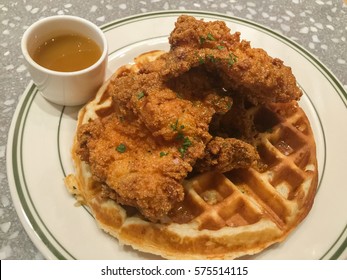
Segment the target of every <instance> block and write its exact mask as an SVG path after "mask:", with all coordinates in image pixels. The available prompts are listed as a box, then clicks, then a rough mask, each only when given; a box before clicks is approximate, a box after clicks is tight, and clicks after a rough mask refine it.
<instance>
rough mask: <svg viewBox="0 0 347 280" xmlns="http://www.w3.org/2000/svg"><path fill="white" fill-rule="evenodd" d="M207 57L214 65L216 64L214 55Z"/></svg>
mask: <svg viewBox="0 0 347 280" xmlns="http://www.w3.org/2000/svg"><path fill="white" fill-rule="evenodd" d="M207 57H208V59H209V60H210V61H211V62H212V63H215V62H216V58H215V57H214V56H213V55H212V54H208V55H207Z"/></svg>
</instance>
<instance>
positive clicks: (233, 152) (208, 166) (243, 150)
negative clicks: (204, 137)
mask: <svg viewBox="0 0 347 280" xmlns="http://www.w3.org/2000/svg"><path fill="white" fill-rule="evenodd" d="M258 161H259V154H258V152H257V151H256V149H255V148H254V147H253V146H252V145H250V144H248V143H246V142H244V141H241V140H238V139H235V138H226V139H224V138H221V137H215V138H213V139H212V140H211V141H210V142H209V143H208V144H207V146H206V149H205V156H204V158H202V159H200V160H198V161H197V162H196V165H195V166H194V169H195V170H196V171H198V172H206V171H211V170H213V171H219V172H221V173H225V172H228V171H230V170H232V169H236V168H248V167H250V166H256V165H257V162H258Z"/></svg>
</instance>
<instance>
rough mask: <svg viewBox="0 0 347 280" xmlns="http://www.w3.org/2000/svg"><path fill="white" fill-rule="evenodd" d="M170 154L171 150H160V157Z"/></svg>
mask: <svg viewBox="0 0 347 280" xmlns="http://www.w3.org/2000/svg"><path fill="white" fill-rule="evenodd" d="M168 154H169V152H160V154H159V155H160V157H164V156H167V155H168Z"/></svg>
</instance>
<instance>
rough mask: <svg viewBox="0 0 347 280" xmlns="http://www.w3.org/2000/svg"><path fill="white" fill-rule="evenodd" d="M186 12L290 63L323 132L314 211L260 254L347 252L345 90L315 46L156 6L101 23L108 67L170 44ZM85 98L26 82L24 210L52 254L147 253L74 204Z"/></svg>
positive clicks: (16, 176) (16, 135)
mask: <svg viewBox="0 0 347 280" xmlns="http://www.w3.org/2000/svg"><path fill="white" fill-rule="evenodd" d="M182 13H189V14H191V15H193V16H195V17H197V18H205V19H206V20H215V19H219V20H224V21H225V22H226V23H227V25H228V26H229V27H230V28H231V30H232V31H240V32H241V34H242V38H245V39H247V40H250V41H251V44H252V46H253V47H260V48H264V49H265V50H266V51H267V52H268V53H269V54H270V55H271V56H274V57H279V58H281V59H282V60H284V61H285V64H286V65H290V66H291V67H292V70H293V72H294V74H295V76H296V77H297V81H298V84H299V85H300V87H301V88H302V89H303V91H304V96H303V98H302V100H301V101H300V104H301V106H302V107H303V108H304V110H305V112H306V114H307V115H308V117H309V119H310V122H311V125H312V128H313V131H314V134H315V138H316V142H317V157H318V164H319V190H318V193H317V196H316V199H315V203H314V206H313V208H312V210H311V212H310V213H309V215H308V217H307V218H306V219H305V220H304V221H303V222H302V224H300V226H299V227H298V228H297V230H295V231H294V232H293V233H292V234H291V235H290V236H289V238H288V239H287V240H286V241H284V242H283V243H281V244H278V245H274V246H272V247H270V248H269V249H267V250H265V251H264V252H263V253H261V254H258V255H256V256H255V257H254V258H255V259H337V258H343V259H345V258H347V250H346V247H347V203H346V198H347V188H346V183H345V178H346V174H345V172H346V168H347V145H346V140H347V125H346V124H345V121H346V120H347V94H346V92H345V90H344V89H343V87H342V85H341V84H340V83H339V82H338V81H337V79H336V78H335V77H334V76H333V75H332V74H331V73H330V72H329V71H328V70H327V69H326V67H325V66H324V65H322V63H321V62H319V61H318V60H317V59H316V58H314V57H313V56H312V55H311V54H310V53H308V52H307V51H306V50H304V49H303V48H302V47H300V46H298V45H297V44H296V43H294V42H292V41H290V40H289V39H287V38H285V37H284V36H282V35H279V34H277V33H275V32H273V31H272V30H270V29H268V28H266V27H263V26H260V25H258V24H255V23H253V22H250V21H247V20H244V19H239V18H234V17H228V16H225V15H221V14H214V13H209V12H183V11H177V12H172V11H171V12H156V13H151V14H143V15H137V16H132V17H128V18H125V19H121V20H117V21H114V22H111V23H109V24H107V25H104V26H103V30H104V32H105V34H106V37H107V40H108V43H109V51H110V56H109V69H108V70H109V73H108V75H110V74H111V73H112V71H114V70H115V69H116V68H117V67H119V66H120V65H123V64H126V63H128V62H131V61H132V59H133V58H134V57H135V56H137V55H138V54H140V53H143V52H146V51H149V50H153V49H164V50H167V49H168V47H169V46H168V43H167V37H168V35H169V33H170V32H171V31H172V29H173V27H174V22H175V21H176V18H177V16H179V15H180V14H182ZM78 109H79V108H76V107H74V108H71V107H60V106H56V105H53V104H51V103H49V102H47V101H46V100H45V99H43V98H42V97H41V95H40V94H39V93H38V90H37V88H36V87H35V85H34V84H32V83H31V84H30V85H29V86H28V87H27V89H26V90H25V92H24V94H23V97H22V99H21V101H20V103H19V105H18V107H17V109H16V112H15V115H14V117H13V121H12V125H11V129H10V132H9V137H8V146H7V171H8V178H9V184H10V188H11V194H12V197H13V201H14V204H15V207H16V210H17V212H18V215H19V217H20V219H21V222H22V223H23V226H24V227H25V229H26V231H27V232H28V234H29V236H30V237H31V239H32V240H33V242H34V243H35V245H36V246H37V247H38V249H39V250H40V251H41V252H42V253H43V254H44V256H45V257H47V258H49V259H148V258H156V256H152V255H149V254H142V253H138V252H136V251H134V250H132V249H131V248H130V247H127V246H124V247H122V246H121V245H119V244H118V242H117V241H116V240H115V239H113V238H112V237H110V236H108V235H107V234H105V233H104V232H102V231H101V230H100V229H98V228H97V226H96V223H95V221H94V219H93V217H92V216H91V215H90V213H89V212H88V211H87V210H86V209H85V208H83V207H75V206H74V203H75V200H74V198H73V197H72V196H71V195H70V194H69V193H68V192H67V190H66V189H65V186H64V183H63V178H64V176H65V175H66V174H68V173H71V172H73V167H72V162H71V158H70V147H71V144H72V138H73V135H74V131H75V126H76V117H77V112H78Z"/></svg>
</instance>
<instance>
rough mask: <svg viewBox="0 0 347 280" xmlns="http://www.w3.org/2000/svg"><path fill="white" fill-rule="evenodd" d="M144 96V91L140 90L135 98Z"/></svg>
mask: <svg viewBox="0 0 347 280" xmlns="http://www.w3.org/2000/svg"><path fill="white" fill-rule="evenodd" d="M144 96H145V93H144V92H143V91H140V92H139V93H138V94H137V99H138V100H140V99H142V98H143V97H144Z"/></svg>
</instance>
